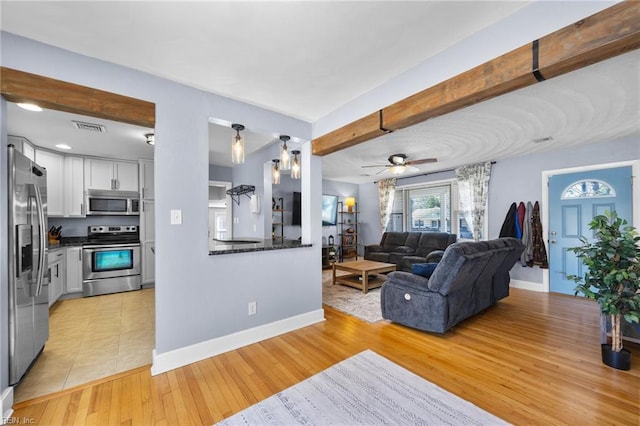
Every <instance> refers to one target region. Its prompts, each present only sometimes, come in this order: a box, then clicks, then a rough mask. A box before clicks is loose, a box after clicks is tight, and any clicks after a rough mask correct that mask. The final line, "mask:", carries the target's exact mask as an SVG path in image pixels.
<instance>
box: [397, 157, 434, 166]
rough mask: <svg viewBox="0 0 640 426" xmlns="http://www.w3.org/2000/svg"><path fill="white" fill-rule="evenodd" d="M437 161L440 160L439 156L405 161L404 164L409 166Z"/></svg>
mask: <svg viewBox="0 0 640 426" xmlns="http://www.w3.org/2000/svg"><path fill="white" fill-rule="evenodd" d="M437 161H438V159H437V158H423V159H420V160H410V161H405V162H404V164H406V165H407V166H409V165H416V164H427V163H436V162H437Z"/></svg>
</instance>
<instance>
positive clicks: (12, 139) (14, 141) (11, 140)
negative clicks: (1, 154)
mask: <svg viewBox="0 0 640 426" xmlns="http://www.w3.org/2000/svg"><path fill="white" fill-rule="evenodd" d="M7 143H8V144H11V145H13V146H15V147H16V149H17V150H18V151H20V152H21V153H23V154H24V155H25V157H27V158H28V159H29V160H31V161H35V158H36V150H35V148H34V147H33V145H32V144H31V142H30V141H29V139H27V138H23V137H22V136H12V135H9V136H7Z"/></svg>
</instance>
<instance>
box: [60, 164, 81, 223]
mask: <svg viewBox="0 0 640 426" xmlns="http://www.w3.org/2000/svg"><path fill="white" fill-rule="evenodd" d="M64 213H65V216H66V217H85V214H86V210H85V205H84V158H82V157H73V156H68V157H65V159H64Z"/></svg>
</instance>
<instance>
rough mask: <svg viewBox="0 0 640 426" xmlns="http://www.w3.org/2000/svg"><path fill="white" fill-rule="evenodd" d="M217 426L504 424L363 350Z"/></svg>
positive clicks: (373, 353) (496, 418)
mask: <svg viewBox="0 0 640 426" xmlns="http://www.w3.org/2000/svg"><path fill="white" fill-rule="evenodd" d="M218 424H219V425H383V424H386V425H504V424H508V423H505V422H504V421H503V420H501V419H500V418H498V417H496V416H494V415H493V414H491V413H488V412H486V411H484V410H482V409H481V408H479V407H477V406H475V405H473V404H472V403H470V402H468V401H465V400H464V399H462V398H459V397H457V396H456V395H453V394H452V393H449V392H447V391H446V390H444V389H442V388H440V387H438V386H436V385H434V384H433V383H430V382H428V381H426V380H424V379H423V378H421V377H419V376H417V375H415V374H413V373H411V372H410V371H408V370H406V369H404V368H402V367H400V366H399V365H397V364H394V363H393V362H391V361H389V360H388V359H386V358H384V357H382V356H380V355H378V354H376V353H375V352H373V351H370V350H366V351H364V352H361V353H359V354H358V355H355V356H353V357H351V358H348V359H346V360H344V361H342V362H340V363H338V364H336V365H334V366H332V367H330V368H328V369H326V370H324V371H323V372H321V373H318V374H316V375H315V376H312V377H310V378H309V379H307V380H304V381H302V382H300V383H298V384H297V385H294V386H292V387H290V388H288V389H285V390H284V391H282V392H280V393H278V394H276V395H273V396H272V397H270V398H267V399H265V400H264V401H261V402H259V403H257V404H255V405H253V406H251V407H249V408H247V409H246V410H244V411H241V412H239V413H237V414H235V415H233V416H231V417H229V418H227V419H225V420H223V421H222V422H220V423H218Z"/></svg>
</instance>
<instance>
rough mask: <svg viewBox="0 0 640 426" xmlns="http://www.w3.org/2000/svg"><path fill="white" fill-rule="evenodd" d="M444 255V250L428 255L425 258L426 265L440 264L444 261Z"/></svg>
mask: <svg viewBox="0 0 640 426" xmlns="http://www.w3.org/2000/svg"><path fill="white" fill-rule="evenodd" d="M443 255H444V250H434V251H432V252H431V253H429V254H428V255H427V257H426V258H425V262H426V263H438V262H440V260H442V256H443Z"/></svg>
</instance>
